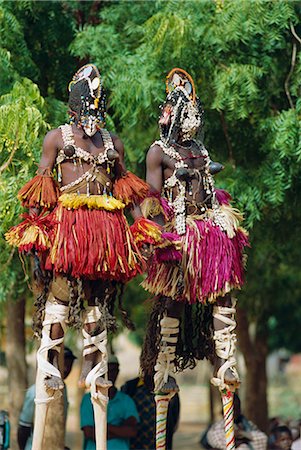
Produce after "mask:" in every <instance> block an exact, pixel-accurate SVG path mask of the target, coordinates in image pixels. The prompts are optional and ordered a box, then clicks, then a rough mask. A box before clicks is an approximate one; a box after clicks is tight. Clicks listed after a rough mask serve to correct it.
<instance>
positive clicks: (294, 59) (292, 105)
mask: <svg viewBox="0 0 301 450" xmlns="http://www.w3.org/2000/svg"><path fill="white" fill-rule="evenodd" d="M296 55H297V44H296V43H295V42H294V43H293V51H292V60H291V68H290V71H289V73H288V75H287V77H286V80H285V82H284V89H285V93H286V96H287V98H288V102H289V104H290V107H291V108H292V109H295V105H294V103H293V100H292V97H291V94H290V91H289V81H290V79H291V76H292V74H293V72H294V68H295V64H296Z"/></svg>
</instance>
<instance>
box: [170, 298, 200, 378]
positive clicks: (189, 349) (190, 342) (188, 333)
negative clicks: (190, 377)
mask: <svg viewBox="0 0 301 450" xmlns="http://www.w3.org/2000/svg"><path fill="white" fill-rule="evenodd" d="M194 328H195V324H194V321H193V308H192V305H190V304H189V303H185V307H184V317H183V318H182V321H181V328H180V333H179V339H178V343H177V349H176V358H175V366H176V368H177V370H179V371H182V370H184V369H186V368H189V369H193V368H194V367H195V365H196V361H195V354H196V349H195V339H194V336H195V331H194Z"/></svg>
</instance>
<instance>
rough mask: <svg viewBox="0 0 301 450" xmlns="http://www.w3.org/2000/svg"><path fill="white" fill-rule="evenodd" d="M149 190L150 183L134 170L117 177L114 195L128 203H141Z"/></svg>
mask: <svg viewBox="0 0 301 450" xmlns="http://www.w3.org/2000/svg"><path fill="white" fill-rule="evenodd" d="M148 191H149V185H148V184H147V183H145V181H143V180H141V179H140V178H138V177H137V176H136V175H134V174H133V173H132V172H126V174H125V175H123V176H122V177H121V178H119V179H117V180H116V181H115V183H114V187H113V195H114V197H115V198H117V199H118V200H120V201H122V202H123V203H125V204H126V205H128V204H130V203H133V204H136V205H139V204H140V203H141V201H142V200H143V199H144V198H145V197H146V195H147V193H148Z"/></svg>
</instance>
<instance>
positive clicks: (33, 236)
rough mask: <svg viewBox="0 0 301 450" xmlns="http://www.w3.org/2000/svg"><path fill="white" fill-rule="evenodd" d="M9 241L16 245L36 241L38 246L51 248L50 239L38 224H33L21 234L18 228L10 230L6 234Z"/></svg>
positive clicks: (19, 245)
mask: <svg viewBox="0 0 301 450" xmlns="http://www.w3.org/2000/svg"><path fill="white" fill-rule="evenodd" d="M5 238H6V240H7V242H8V243H9V244H10V245H12V246H15V247H21V246H24V245H29V244H34V243H36V244H37V245H38V246H43V247H46V248H50V241H49V239H48V237H47V236H46V235H45V234H44V233H43V232H42V231H41V229H40V228H39V227H38V226H36V225H31V226H30V227H28V228H27V229H26V230H24V231H23V235H22V236H20V235H19V233H18V231H17V230H13V231H9V232H7V233H6V234H5Z"/></svg>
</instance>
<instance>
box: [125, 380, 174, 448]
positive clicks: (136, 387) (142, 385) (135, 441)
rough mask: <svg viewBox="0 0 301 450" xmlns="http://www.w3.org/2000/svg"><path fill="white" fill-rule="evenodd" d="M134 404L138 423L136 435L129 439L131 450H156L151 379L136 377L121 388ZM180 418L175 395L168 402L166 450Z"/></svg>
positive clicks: (170, 444) (153, 398)
mask: <svg viewBox="0 0 301 450" xmlns="http://www.w3.org/2000/svg"><path fill="white" fill-rule="evenodd" d="M121 390H122V392H124V393H126V394H128V395H129V396H130V397H131V398H132V399H133V400H134V402H135V404H136V407H137V410H138V414H139V418H140V422H139V423H138V427H137V434H136V436H134V437H133V438H131V439H130V448H131V449H132V450H147V449H154V448H156V403H155V395H154V393H153V390H154V385H153V378H152V377H149V376H145V377H144V378H143V377H137V378H134V379H133V380H129V381H127V382H126V383H125V385H124V386H122V388H121ZM179 416H180V400H179V395H178V394H176V395H174V397H173V398H172V399H171V401H170V402H169V406H168V415H167V424H166V450H172V438H173V434H174V432H175V431H176V429H177V425H178V422H179Z"/></svg>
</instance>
